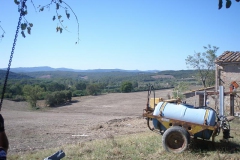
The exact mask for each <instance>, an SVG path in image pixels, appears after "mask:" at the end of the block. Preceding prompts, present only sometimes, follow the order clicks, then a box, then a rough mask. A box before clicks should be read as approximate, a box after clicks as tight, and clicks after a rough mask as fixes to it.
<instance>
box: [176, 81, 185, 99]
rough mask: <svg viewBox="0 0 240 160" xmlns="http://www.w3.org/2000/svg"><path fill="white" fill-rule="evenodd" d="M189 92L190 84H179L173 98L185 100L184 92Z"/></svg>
mask: <svg viewBox="0 0 240 160" xmlns="http://www.w3.org/2000/svg"><path fill="white" fill-rule="evenodd" d="M187 90H188V84H187V83H186V82H180V83H178V84H177V85H176V86H175V87H174V89H173V97H174V98H180V99H181V100H183V99H184V98H185V96H184V94H183V93H184V92H185V91H187Z"/></svg>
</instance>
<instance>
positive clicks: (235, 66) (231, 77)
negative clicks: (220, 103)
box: [219, 63, 240, 112]
mask: <svg viewBox="0 0 240 160" xmlns="http://www.w3.org/2000/svg"><path fill="white" fill-rule="evenodd" d="M220 78H221V80H222V81H221V80H220V83H219V85H222V86H224V91H225V92H230V85H231V83H232V82H233V81H235V82H237V84H238V85H239V88H237V89H235V90H236V91H237V92H239V93H237V95H236V96H235V97H234V99H235V101H234V106H235V107H234V108H235V111H239V105H240V104H239V103H240V97H239V96H240V63H231V64H227V65H223V66H222V70H220ZM224 106H225V107H226V111H227V112H229V110H230V95H226V96H225V97H224Z"/></svg>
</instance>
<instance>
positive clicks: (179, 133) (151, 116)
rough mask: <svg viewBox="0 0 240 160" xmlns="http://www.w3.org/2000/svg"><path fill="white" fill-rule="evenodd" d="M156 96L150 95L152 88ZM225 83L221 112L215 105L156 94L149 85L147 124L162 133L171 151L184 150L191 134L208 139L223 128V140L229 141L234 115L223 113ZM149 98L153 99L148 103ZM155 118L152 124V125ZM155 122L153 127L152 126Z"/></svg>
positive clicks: (165, 147) (164, 144)
mask: <svg viewBox="0 0 240 160" xmlns="http://www.w3.org/2000/svg"><path fill="white" fill-rule="evenodd" d="M152 91H153V92H154V98H151V99H150V94H151V92H152ZM223 94H224V93H223V87H222V86H220V87H219V99H220V101H219V103H220V109H219V111H220V113H219V114H218V113H217V112H216V111H215V110H214V109H213V108H211V107H206V106H201V107H194V106H191V105H187V104H184V103H181V100H180V99H169V100H163V99H161V98H155V91H154V88H153V86H149V91H148V100H147V106H146V109H144V112H143V117H145V118H146V119H147V125H148V128H149V129H150V130H152V131H156V130H157V132H158V133H160V134H161V135H162V144H163V148H164V149H165V150H166V151H168V152H174V153H181V152H183V151H185V150H186V149H187V147H188V145H189V143H190V138H200V139H203V140H209V139H210V138H211V137H212V141H213V142H214V138H215V137H216V136H217V135H219V133H220V131H221V130H222V132H223V140H224V141H228V139H229V138H232V137H231V136H230V124H229V121H230V120H232V119H233V117H226V116H224V107H223ZM149 101H150V103H149ZM150 121H152V122H151V123H152V125H150ZM150 126H153V127H150Z"/></svg>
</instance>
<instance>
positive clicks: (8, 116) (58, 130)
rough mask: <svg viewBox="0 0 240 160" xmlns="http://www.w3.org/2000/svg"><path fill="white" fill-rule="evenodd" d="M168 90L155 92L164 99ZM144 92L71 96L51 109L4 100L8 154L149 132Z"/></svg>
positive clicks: (3, 110)
mask: <svg viewBox="0 0 240 160" xmlns="http://www.w3.org/2000/svg"><path fill="white" fill-rule="evenodd" d="M168 93H169V94H171V90H162V91H156V96H157V97H163V98H166V97H167V94H168ZM146 101H147V92H136V93H114V94H107V95H100V96H86V97H81V98H75V99H73V103H72V104H69V105H65V106H62V107H58V108H53V109H44V110H39V111H31V110H29V108H28V107H27V103H26V102H12V101H8V100H4V102H3V108H2V112H1V113H2V115H3V117H4V119H5V128H6V133H7V135H8V138H9V142H10V149H9V154H13V153H16V152H17V153H21V152H26V151H33V150H39V149H47V148H51V147H58V146H61V145H64V144H69V143H79V142H84V141H89V140H94V139H99V138H107V137H109V136H116V135H122V134H131V133H138V132H144V131H149V130H148V128H147V126H146V120H145V119H143V118H142V117H141V116H142V113H143V109H144V108H145V106H146Z"/></svg>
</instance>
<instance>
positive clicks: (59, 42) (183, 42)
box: [0, 0, 240, 71]
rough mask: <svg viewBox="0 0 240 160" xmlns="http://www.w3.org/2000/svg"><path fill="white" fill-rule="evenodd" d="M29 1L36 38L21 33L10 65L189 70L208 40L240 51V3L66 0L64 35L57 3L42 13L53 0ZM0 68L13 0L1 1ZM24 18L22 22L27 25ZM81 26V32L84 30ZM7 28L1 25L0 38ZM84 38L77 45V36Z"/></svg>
mask: <svg viewBox="0 0 240 160" xmlns="http://www.w3.org/2000/svg"><path fill="white" fill-rule="evenodd" d="M33 2H34V5H35V7H36V10H35V8H34V7H33V4H32V3H31V1H30V0H28V1H27V8H28V15H27V16H26V17H25V18H26V20H27V21H28V22H30V23H33V27H32V33H31V35H27V34H26V38H23V37H22V36H21V34H19V35H18V39H17V42H16V46H15V51H14V56H13V60H12V64H11V68H16V67H40V66H49V67H52V68H62V67H64V68H71V69H82V70H86V69H125V70H135V69H137V70H143V71H146V70H186V69H191V68H188V67H187V66H186V63H185V59H186V58H187V56H188V55H194V53H195V52H204V49H203V46H207V45H208V44H210V45H212V46H217V47H219V50H218V52H217V53H216V54H217V56H220V55H221V54H222V53H223V52H224V51H239V50H240V49H239V44H240V31H239V28H240V21H239V10H240V2H239V3H237V2H236V1H235V0H232V6H231V8H229V9H226V8H225V1H223V2H224V4H223V8H222V9H221V10H219V9H218V0H215V1H213V0H211V1H209V0H194V1H192V0H185V1H176V0H167V1H166V0H165V1H163V0H65V2H66V3H67V4H68V5H69V6H71V8H72V9H73V11H74V13H75V14H76V16H77V19H78V23H77V21H76V18H75V17H74V14H73V13H72V12H71V10H68V12H69V13H70V20H68V19H67V18H66V16H65V13H64V11H63V14H62V15H63V17H62V19H63V20H64V21H63V25H64V26H66V27H67V30H68V31H66V30H63V33H62V34H60V33H59V32H58V33H57V32H56V27H57V26H58V25H60V23H59V22H58V21H56V20H55V21H53V20H52V17H53V16H54V15H55V14H56V11H55V8H56V6H55V5H52V6H50V8H49V9H45V10H44V11H43V12H39V8H37V7H38V6H39V5H42V6H43V5H46V4H49V3H50V2H51V0H41V1H40V0H33ZM0 6H1V10H0V21H1V22H0V25H1V27H2V28H3V29H4V31H5V34H4V38H2V39H1V40H0V68H7V66H8V62H9V57H10V54H11V50H12V45H13V40H14V36H15V32H16V28H17V23H18V19H19V12H18V7H17V5H15V4H14V1H13V0H0ZM24 21H25V19H23V20H22V22H24ZM78 24H79V31H78ZM2 33H3V31H2V30H1V29H0V35H1V34H2ZM78 33H79V43H78V44H75V42H76V41H77V40H78Z"/></svg>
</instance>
